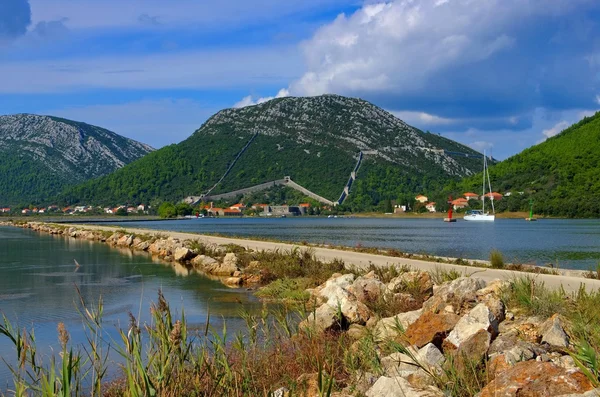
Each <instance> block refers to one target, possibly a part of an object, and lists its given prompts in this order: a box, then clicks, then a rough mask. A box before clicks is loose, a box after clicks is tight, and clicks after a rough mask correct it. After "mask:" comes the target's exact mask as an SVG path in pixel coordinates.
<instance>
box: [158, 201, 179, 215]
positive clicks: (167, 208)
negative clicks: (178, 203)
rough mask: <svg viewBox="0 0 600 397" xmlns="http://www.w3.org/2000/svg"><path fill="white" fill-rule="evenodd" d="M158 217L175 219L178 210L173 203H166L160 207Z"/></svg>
mask: <svg viewBox="0 0 600 397" xmlns="http://www.w3.org/2000/svg"><path fill="white" fill-rule="evenodd" d="M158 216H160V217H161V218H175V217H176V216H177V209H176V208H175V205H174V204H173V203H169V202H164V203H162V204H161V205H160V207H158Z"/></svg>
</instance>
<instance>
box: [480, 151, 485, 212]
mask: <svg viewBox="0 0 600 397" xmlns="http://www.w3.org/2000/svg"><path fill="white" fill-rule="evenodd" d="M481 191H482V193H481V194H483V196H481V202H482V207H481V213H482V214H485V149H484V150H483V187H482V189H481Z"/></svg>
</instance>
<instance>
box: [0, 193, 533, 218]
mask: <svg viewBox="0 0 600 397" xmlns="http://www.w3.org/2000/svg"><path fill="white" fill-rule="evenodd" d="M524 194H525V193H524V192H515V195H518V196H523V195H524ZM512 195H513V193H512V192H506V193H504V194H501V193H498V192H491V193H486V194H485V195H483V196H480V195H478V194H476V193H472V192H466V193H463V195H462V197H459V198H456V199H449V200H448V202H447V203H443V204H441V205H440V204H439V203H436V202H435V201H430V199H429V197H427V196H425V195H422V194H419V195H417V196H416V197H414V202H413V203H408V204H397V203H396V202H393V205H392V207H393V212H391V211H390V210H386V211H384V212H386V213H387V214H390V213H395V214H402V213H409V212H414V213H419V212H425V213H436V212H445V211H446V210H447V208H448V206H451V208H452V209H453V210H454V211H457V212H461V211H462V210H466V209H477V208H479V206H480V205H481V201H482V200H483V199H484V198H485V199H488V200H491V199H493V200H494V202H499V201H501V200H503V199H505V198H508V197H510V196H512ZM163 204H164V203H163ZM168 204H169V205H171V206H172V207H173V208H177V210H176V211H175V212H174V213H173V214H172V215H169V216H164V217H167V218H169V217H174V216H187V217H243V216H261V217H288V216H306V215H327V214H329V213H331V212H332V211H333V210H334V208H333V207H331V206H327V205H318V203H308V202H304V203H300V204H285V203H284V204H265V203H259V204H244V203H243V202H238V203H236V204H233V205H228V203H226V202H223V201H220V202H217V203H215V202H209V203H201V204H199V205H197V206H194V207H192V206H191V205H189V204H186V203H179V204H170V203H168ZM180 207H181V208H180ZM183 207H185V208H183ZM338 210H339V209H338ZM337 212H339V211H337ZM343 212H344V211H343V209H342V213H343ZM0 215H21V216H29V215H117V216H126V215H159V216H162V214H161V211H160V206H156V208H152V206H150V205H146V204H137V205H129V204H128V205H118V206H114V207H113V206H110V207H103V206H92V205H78V206H66V207H61V206H58V205H50V206H47V207H35V206H31V205H30V206H28V207H25V208H22V207H17V208H11V207H0Z"/></svg>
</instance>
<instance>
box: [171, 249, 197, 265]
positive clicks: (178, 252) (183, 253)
mask: <svg viewBox="0 0 600 397" xmlns="http://www.w3.org/2000/svg"><path fill="white" fill-rule="evenodd" d="M192 256H194V253H193V252H192V250H190V249H189V248H185V247H180V248H177V249H175V252H173V259H175V260H176V261H177V262H184V261H187V260H188V259H190V258H191V257H192Z"/></svg>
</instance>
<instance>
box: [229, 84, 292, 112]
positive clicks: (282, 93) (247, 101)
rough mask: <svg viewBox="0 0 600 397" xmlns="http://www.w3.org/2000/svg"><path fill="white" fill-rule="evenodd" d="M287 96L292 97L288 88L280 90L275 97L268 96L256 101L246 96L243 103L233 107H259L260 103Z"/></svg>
mask: <svg viewBox="0 0 600 397" xmlns="http://www.w3.org/2000/svg"><path fill="white" fill-rule="evenodd" d="M286 96H290V92H289V91H288V90H287V89H286V88H282V89H280V90H279V91H278V92H277V94H276V95H275V96H267V97H261V98H258V99H256V100H254V99H253V98H252V95H248V96H245V97H244V98H242V100H241V101H239V102H237V103H236V104H235V105H233V107H234V108H244V107H246V106H253V105H258V104H260V103H265V102H268V101H270V100H271V99H275V98H284V97H286Z"/></svg>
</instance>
